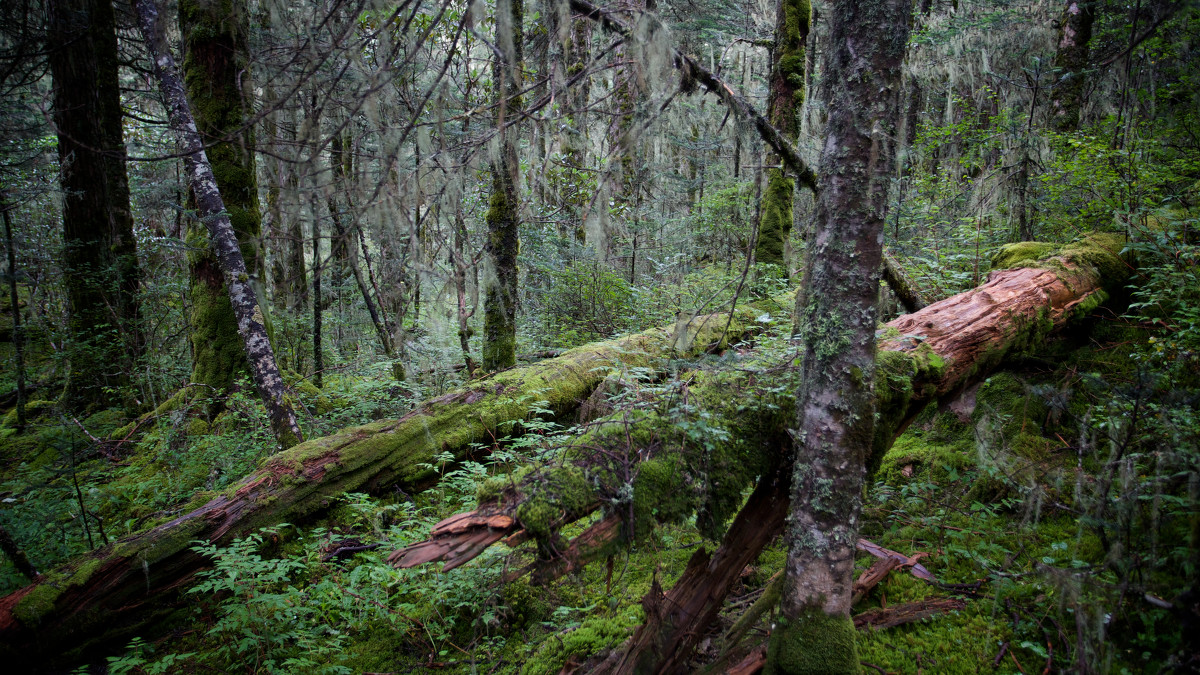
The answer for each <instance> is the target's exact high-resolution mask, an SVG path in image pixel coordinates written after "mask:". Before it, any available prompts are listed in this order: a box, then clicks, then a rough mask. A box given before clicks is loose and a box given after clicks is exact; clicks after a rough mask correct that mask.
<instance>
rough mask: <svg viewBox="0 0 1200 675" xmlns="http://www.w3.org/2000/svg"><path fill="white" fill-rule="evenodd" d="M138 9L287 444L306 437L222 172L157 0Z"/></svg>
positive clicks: (274, 422)
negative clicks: (207, 145)
mask: <svg viewBox="0 0 1200 675" xmlns="http://www.w3.org/2000/svg"><path fill="white" fill-rule="evenodd" d="M134 8H135V11H136V12H137V14H138V23H139V25H140V28H141V31H142V35H143V37H144V38H145V40H146V43H147V47H148V49H149V50H150V56H151V58H152V59H153V61H154V72H155V75H156V76H157V78H158V82H159V88H160V89H161V90H162V94H163V102H164V104H165V105H166V106H167V112H168V114H169V117H170V121H171V127H172V128H173V129H174V131H175V133H176V134H177V136H178V142H179V146H180V149H181V151H182V154H183V155H184V165H185V167H186V171H187V175H188V182H189V184H190V186H191V191H192V195H193V198H194V199H195V201H196V207H197V211H198V215H199V217H200V220H201V221H202V222H203V223H204V225H205V226H206V227H207V228H208V232H209V237H210V239H211V246H212V248H213V250H214V252H215V254H216V262H217V265H218V266H219V270H220V273H221V275H222V277H223V281H224V284H225V288H226V290H227V291H228V295H229V302H230V305H231V307H232V309H233V313H234V317H235V318H236V320H237V332H238V334H239V335H240V336H241V342H242V347H243V349H244V352H243V356H242V357H240V358H244V359H245V360H246V361H247V362H248V363H249V365H250V372H251V379H252V380H253V381H254V385H255V387H256V388H257V389H258V394H259V397H260V398H261V399H262V401H263V405H264V406H265V407H266V409H267V416H268V417H269V418H270V420H271V430H272V431H273V432H274V434H275V439H276V441H277V442H278V443H279V445H280V446H281V447H282V448H284V449H286V448H290V447H291V446H293V445H295V444H296V443H298V442H300V441H302V440H303V439H304V437H303V435H302V434H301V433H300V426H299V424H297V423H296V415H295V413H294V412H293V411H292V408H291V406H290V405H289V404H288V403H287V402H286V401H284V399H283V378H282V377H280V375H279V368H278V366H277V365H276V363H275V353H274V351H273V350H272V349H271V341H270V339H268V337H267V331H266V326H265V320H264V318H263V313H262V309H261V308H260V307H259V304H258V298H257V296H256V294H255V290H254V286H253V285H252V284H251V279H250V275H249V274H248V273H247V270H246V262H245V260H244V259H243V258H242V249H241V247H240V246H239V244H238V240H237V236H236V234H235V233H234V230H233V225H232V223H231V222H230V213H229V211H228V210H226V208H225V203H224V201H223V200H222V196H221V192H220V189H219V188H218V186H217V180H216V177H215V176H214V175H213V170H212V167H211V166H210V165H209V162H208V156H207V155H206V154H205V151H204V145H203V142H202V140H201V137H200V133H199V131H198V130H197V129H196V122H195V120H194V119H193V118H192V112H191V108H190V107H189V106H188V99H187V95H186V94H185V93H184V89H183V82H182V81H181V80H180V79H179V75H178V73H177V71H176V69H175V59H174V57H173V56H172V55H171V52H170V48H169V47H168V46H167V43H166V38H165V36H164V34H163V32H162V31H163V27H162V26H161V25H160V24H159V15H158V8H157V7H156V6H155V5H154V1H153V0H136V1H135V3H134Z"/></svg>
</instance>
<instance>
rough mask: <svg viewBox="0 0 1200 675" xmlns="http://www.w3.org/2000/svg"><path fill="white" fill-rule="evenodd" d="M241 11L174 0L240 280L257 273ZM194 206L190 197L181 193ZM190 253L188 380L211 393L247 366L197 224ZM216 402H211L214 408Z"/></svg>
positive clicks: (211, 2)
mask: <svg viewBox="0 0 1200 675" xmlns="http://www.w3.org/2000/svg"><path fill="white" fill-rule="evenodd" d="M249 21H250V16H249V10H248V8H247V7H246V6H245V5H244V3H243V2H242V1H241V0H181V2H180V3H179V29H180V32H181V33H182V35H183V63H182V74H183V81H184V87H185V90H186V92H187V97H188V100H189V101H190V102H191V104H192V115H193V116H194V118H195V121H196V128H197V130H198V131H199V132H200V137H201V139H202V140H203V142H204V147H205V154H206V155H207V156H208V161H209V163H210V164H211V165H212V171H213V175H214V176H216V180H217V189H219V190H220V192H221V198H222V200H223V202H224V204H225V209H226V210H227V211H228V212H229V221H230V223H231V224H232V226H233V232H234V235H235V236H236V237H237V241H238V244H239V246H240V248H241V257H242V259H243V260H244V261H245V265H246V274H247V275H248V283H250V284H257V282H258V280H259V279H260V278H262V255H261V253H260V251H259V238H260V236H261V234H262V217H261V214H260V213H259V204H258V183H257V179H256V176H255V167H254V165H255V161H254V133H253V130H252V127H251V126H250V125H248V124H247V123H246V122H247V121H248V120H249V119H250V114H249V113H250V111H251V105H250V102H249V100H248V96H249V93H248V89H249V72H250V70H249V48H248V45H247V39H248V36H249V26H250V23H249ZM189 203H190V204H191V205H192V207H193V208H196V207H197V196H196V195H195V194H194V192H193V193H192V194H191V195H190V196H189ZM187 240H188V243H189V245H190V250H191V252H190V253H189V255H188V262H189V264H190V266H191V300H192V315H191V329H192V335H191V339H192V353H193V362H192V382H194V383H196V384H201V385H206V386H207V387H208V388H210V390H211V391H213V392H217V393H218V394H221V393H224V392H226V391H228V390H229V388H230V387H231V386H232V385H233V383H234V381H235V380H236V378H237V377H238V376H241V375H245V374H247V373H248V372H249V365H248V363H247V361H246V356H245V354H244V352H243V349H242V344H241V341H240V340H239V339H238V321H237V318H236V317H235V315H234V309H233V307H232V306H231V305H230V299H229V293H228V292H227V291H226V288H225V284H224V281H223V275H222V270H221V265H220V263H219V262H218V260H217V253H216V252H215V251H214V250H213V248H212V247H211V246H210V245H209V239H208V233H207V232H206V230H205V228H204V226H203V225H202V224H200V223H195V224H193V225H192V226H191V227H189V229H188V235H187ZM219 408H220V406H219V405H217V406H215V407H214V410H213V411H212V412H216V410H218V409H219Z"/></svg>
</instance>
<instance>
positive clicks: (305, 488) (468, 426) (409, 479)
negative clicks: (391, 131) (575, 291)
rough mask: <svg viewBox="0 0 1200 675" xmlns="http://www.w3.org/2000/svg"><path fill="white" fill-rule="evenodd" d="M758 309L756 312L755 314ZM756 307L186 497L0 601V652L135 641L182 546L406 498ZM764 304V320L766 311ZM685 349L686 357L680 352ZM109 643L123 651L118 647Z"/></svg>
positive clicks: (183, 553) (429, 404) (513, 379)
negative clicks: (482, 449) (547, 413)
mask: <svg viewBox="0 0 1200 675" xmlns="http://www.w3.org/2000/svg"><path fill="white" fill-rule="evenodd" d="M764 307H765V306H764ZM764 307H758V308H755V307H746V308H741V309H738V310H736V312H735V314H734V321H733V322H732V324H730V327H729V330H728V331H726V330H725V328H726V325H727V324H728V319H729V315H728V314H727V313H719V314H713V315H707V316H702V317H697V318H696V319H694V320H693V321H692V322H691V323H690V324H689V325H687V326H686V327H685V328H684V330H683V332H682V333H680V332H679V331H677V330H676V329H675V327H671V328H657V329H652V330H648V331H645V332H643V333H638V334H636V335H632V336H628V337H625V338H620V339H617V340H611V341H608V342H602V343H596V344H590V345H586V346H584V347H580V348H578V349H574V350H571V351H569V352H567V353H565V354H563V355H561V356H559V357H557V358H554V359H549V360H546V361H543V362H540V363H537V364H534V365H529V366H521V367H517V368H512V369H509V370H506V371H504V372H501V373H497V374H495V375H493V376H491V377H488V378H485V379H482V380H478V381H476V382H473V383H472V384H471V385H470V386H469V387H467V388H464V389H461V390H458V391H454V392H451V393H449V394H446V395H444V396H440V397H438V398H435V399H432V400H429V401H426V402H425V403H423V404H421V405H420V406H419V407H417V409H415V410H414V411H412V412H411V413H409V414H408V415H405V416H404V417H402V418H400V419H399V420H387V421H381V422H376V423H373V424H369V425H366V426H362V427H355V428H351V429H347V430H345V431H342V432H339V433H337V434H334V435H332V436H328V437H325V438H320V439H315V440H312V441H309V442H307V443H303V444H301V445H299V446H296V447H294V448H291V449H290V450H287V451H284V452H281V453H279V454H276V455H274V456H272V457H271V458H270V459H269V460H268V461H267V462H266V463H265V464H264V465H263V467H262V468H260V469H259V470H258V471H256V472H254V473H253V474H251V475H250V476H248V477H247V478H245V479H244V480H242V481H240V482H238V483H237V484H235V485H233V486H231V487H230V488H228V489H227V490H225V491H224V492H223V493H220V494H217V495H211V494H204V495H198V496H197V498H196V499H195V500H193V502H192V503H191V504H190V505H189V506H188V507H186V508H185V509H184V512H185V513H184V515H181V516H179V517H177V518H174V519H172V520H168V521H166V522H162V523H160V524H158V525H155V526H153V527H151V528H149V529H146V530H143V531H141V532H139V533H137V534H134V535H132V536H129V537H126V538H124V539H122V540H120V541H118V542H115V543H114V544H113V545H111V546H107V547H105V548H103V549H100V550H98V551H95V552H93V553H89V554H87V555H85V556H83V557H81V558H78V559H76V560H75V561H73V562H72V563H70V564H68V565H67V566H65V567H63V568H60V569H58V570H56V571H53V572H51V573H49V574H47V575H44V576H43V577H42V578H41V579H40V580H39V581H38V582H37V583H36V584H34V585H32V586H29V587H26V588H25V589H23V590H21V591H17V592H16V593H13V594H11V595H9V596H7V597H4V598H0V653H3V654H5V655H6V657H8V658H11V659H16V661H15V662H16V663H18V664H26V663H36V664H39V667H44V666H45V663H46V660H45V659H46V658H48V657H56V658H59V659H70V658H72V657H74V656H77V655H78V654H77V653H72V654H67V653H65V652H66V650H67V649H71V650H76V651H78V650H87V649H91V648H95V647H98V646H100V645H101V644H103V643H104V642H105V641H113V640H120V639H124V637H126V636H128V635H131V634H139V635H143V636H146V635H148V634H149V633H150V632H151V631H153V630H154V629H155V628H154V627H155V622H156V621H158V620H160V619H161V618H162V617H163V615H164V614H166V613H169V612H170V611H173V609H174V605H173V604H172V603H173V602H174V600H175V599H176V598H178V597H179V595H180V593H181V592H182V591H183V590H184V589H186V587H187V585H188V583H189V582H190V581H191V580H192V578H193V577H194V575H195V574H196V572H197V571H199V570H201V569H203V568H204V567H205V565H206V560H205V559H204V558H203V557H202V556H200V555H199V554H197V553H195V552H194V551H193V550H192V542H193V541H195V540H202V541H210V542H214V543H222V542H228V541H229V540H231V539H232V538H234V537H239V536H244V535H246V534H249V533H251V532H254V531H256V530H257V529H258V528H261V527H265V526H268V525H273V524H277V523H280V522H291V523H295V522H300V521H301V520H303V519H305V518H309V517H312V516H314V515H315V514H318V513H321V512H323V511H324V510H326V509H328V508H330V507H331V506H332V505H333V503H334V499H333V498H335V497H336V496H338V495H341V494H343V493H345V492H363V491H366V492H384V491H391V490H393V488H399V489H401V490H403V491H404V492H407V493H413V492H416V491H419V490H421V489H423V488H424V487H427V486H429V485H431V484H432V483H433V482H435V481H436V479H437V475H436V472H434V471H432V470H431V469H430V468H429V467H431V466H432V465H433V464H435V463H436V462H435V456H436V455H437V454H438V453H441V452H443V451H448V452H450V453H453V454H454V455H455V456H457V457H460V458H462V457H465V456H467V454H468V453H470V452H475V451H476V450H474V449H473V444H476V443H480V442H490V440H491V439H494V438H496V437H498V436H503V435H504V433H505V429H504V427H503V425H506V424H510V423H511V421H512V420H519V419H522V418H524V417H525V416H527V415H528V414H529V409H530V406H531V405H532V404H534V403H536V402H538V401H543V400H545V401H547V402H548V407H549V408H550V409H551V410H552V411H553V412H554V414H555V415H556V416H557V417H558V418H565V417H567V416H569V415H571V414H572V412H573V411H574V410H576V409H577V408H578V407H579V405H580V403H581V402H582V401H585V400H586V399H587V398H588V397H589V395H590V394H591V393H592V391H593V390H595V388H596V387H597V386H598V385H599V384H600V383H601V382H602V381H603V380H604V379H605V377H606V376H607V375H608V374H610V373H612V372H614V371H616V372H622V371H624V370H626V369H630V368H656V367H658V366H660V365H662V364H664V363H665V361H666V360H667V359H668V358H678V357H681V356H684V357H686V356H695V355H698V354H702V353H705V352H706V351H707V350H708V348H709V347H710V346H713V345H725V346H727V345H729V344H732V343H735V342H738V341H740V340H743V339H745V338H747V337H749V336H750V335H752V334H753V332H754V331H756V330H757V329H758V327H759V326H760V325H761V324H758V323H757V322H756V318H757V317H758V316H759V315H760V314H761V313H762V311H763V309H764ZM779 308H780V305H772V306H771V307H770V310H771V311H779ZM685 346H686V348H684V347H685ZM122 644H123V643H122Z"/></svg>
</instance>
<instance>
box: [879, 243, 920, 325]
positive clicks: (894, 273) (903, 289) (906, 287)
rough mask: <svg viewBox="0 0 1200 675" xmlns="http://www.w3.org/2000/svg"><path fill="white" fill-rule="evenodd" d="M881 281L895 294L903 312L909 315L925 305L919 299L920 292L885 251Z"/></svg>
mask: <svg viewBox="0 0 1200 675" xmlns="http://www.w3.org/2000/svg"><path fill="white" fill-rule="evenodd" d="M883 280H884V281H885V282H887V285H888V288H890V289H892V292H893V293H895V294H896V299H897V300H899V301H900V304H901V305H902V306H903V307H904V311H906V312H908V313H910V314H911V313H913V312H916V311H918V310H920V309H921V308H922V307H924V306H925V305H926V304H927V303H926V302H925V299H924V298H922V297H921V292H920V291H919V290H917V287H916V286H914V285H913V282H912V279H910V278H909V277H908V274H907V273H906V272H905V271H904V268H903V267H901V266H900V262H899V261H897V260H896V258H894V257H893V256H892V254H891V253H888V252H887V251H884V252H883Z"/></svg>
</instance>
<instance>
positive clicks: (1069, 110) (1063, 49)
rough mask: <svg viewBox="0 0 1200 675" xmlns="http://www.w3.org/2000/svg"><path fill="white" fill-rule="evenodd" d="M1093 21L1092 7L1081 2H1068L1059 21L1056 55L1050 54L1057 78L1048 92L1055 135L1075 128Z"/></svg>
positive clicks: (1091, 3)
mask: <svg viewBox="0 0 1200 675" xmlns="http://www.w3.org/2000/svg"><path fill="white" fill-rule="evenodd" d="M1095 20H1096V5H1095V3H1094V2H1085V1H1084V0H1068V2H1067V8H1066V9H1065V10H1064V11H1063V15H1062V18H1060V19H1059V32H1058V51H1057V52H1055V54H1054V67H1055V68H1056V69H1057V70H1058V71H1059V76H1058V84H1057V85H1056V86H1055V87H1054V89H1052V90H1051V92H1050V124H1051V126H1053V127H1054V129H1055V131H1061V132H1070V131H1075V130H1076V129H1078V128H1079V112H1080V109H1081V108H1082V107H1083V84H1084V78H1083V71H1085V70H1086V69H1087V67H1088V43H1090V42H1091V40H1092V24H1093V23H1094V22H1095Z"/></svg>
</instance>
